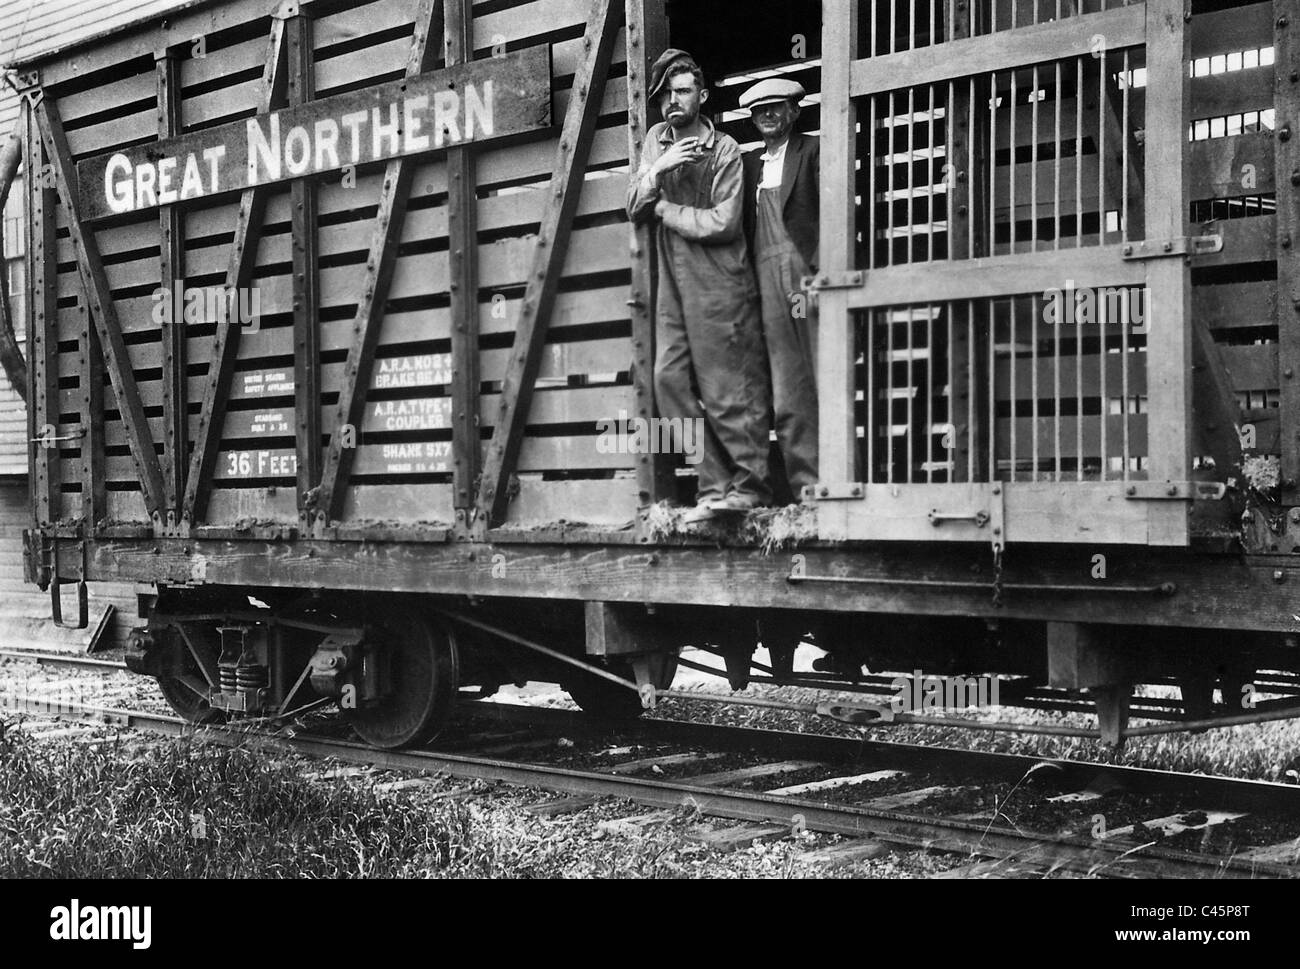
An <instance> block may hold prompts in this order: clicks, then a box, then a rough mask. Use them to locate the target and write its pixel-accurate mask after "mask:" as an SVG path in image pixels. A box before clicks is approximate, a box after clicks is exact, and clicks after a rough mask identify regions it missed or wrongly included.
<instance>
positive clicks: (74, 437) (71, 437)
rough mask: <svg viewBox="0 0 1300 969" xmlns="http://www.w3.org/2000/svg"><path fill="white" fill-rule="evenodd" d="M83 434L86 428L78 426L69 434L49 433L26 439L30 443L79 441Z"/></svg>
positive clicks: (84, 434)
mask: <svg viewBox="0 0 1300 969" xmlns="http://www.w3.org/2000/svg"><path fill="white" fill-rule="evenodd" d="M85 436H86V428H85V427H83V426H78V427H77V429H76V430H75V431H73V432H72V433H71V434H60V435H58V436H54V435H51V436H48V437H47V436H45V435H42V436H40V437H29V438H28V439H27V441H28V443H30V444H53V443H54V442H55V441H80V440H81V439H82V438H83V437H85Z"/></svg>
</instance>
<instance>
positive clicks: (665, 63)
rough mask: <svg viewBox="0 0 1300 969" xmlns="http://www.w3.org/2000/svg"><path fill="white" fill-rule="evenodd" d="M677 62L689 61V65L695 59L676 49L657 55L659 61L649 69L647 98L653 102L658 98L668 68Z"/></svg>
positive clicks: (669, 49) (671, 48) (666, 77)
mask: <svg viewBox="0 0 1300 969" xmlns="http://www.w3.org/2000/svg"><path fill="white" fill-rule="evenodd" d="M678 61H690V62H691V63H695V58H694V57H692V56H691V55H690V54H688V53H686V51H684V50H678V49H677V48H676V47H669V48H668V49H667V50H666V51H664V52H663V53H662V54H660V55H659V59H658V60H656V61H655V62H654V66H653V67H652V68H650V85H649V89H648V93H647V95H646V97H647V98H650V99H652V100H653V99H654V98H655V97H657V96H658V94H659V92H660V90H661V89H662V88H663V86H664V82H665V81H666V80H667V79H668V68H670V67H672V66H673V65H674V64H676V63H677V62H678Z"/></svg>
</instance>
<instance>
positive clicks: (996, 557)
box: [993, 542, 1002, 609]
mask: <svg viewBox="0 0 1300 969" xmlns="http://www.w3.org/2000/svg"><path fill="white" fill-rule="evenodd" d="M993 608H995V609H1001V608H1002V543H1001V542H998V543H997V544H995V545H994V546H993Z"/></svg>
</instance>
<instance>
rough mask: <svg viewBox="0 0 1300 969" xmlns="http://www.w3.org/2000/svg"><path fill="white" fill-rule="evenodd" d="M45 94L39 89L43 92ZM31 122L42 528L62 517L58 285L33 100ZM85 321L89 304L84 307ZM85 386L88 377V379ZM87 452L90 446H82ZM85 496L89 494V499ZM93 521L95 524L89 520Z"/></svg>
mask: <svg viewBox="0 0 1300 969" xmlns="http://www.w3.org/2000/svg"><path fill="white" fill-rule="evenodd" d="M37 90H39V88H38V89H37ZM23 114H24V117H25V119H26V159H25V163H24V167H25V168H26V172H25V180H26V183H27V213H28V220H27V285H28V299H27V359H28V367H27V373H28V380H29V381H30V384H31V386H30V387H29V389H28V393H27V431H28V433H27V437H28V445H27V447H28V458H29V466H30V468H31V485H30V487H31V494H32V498H33V499H34V500H33V503H32V506H31V507H32V508H33V509H34V510H35V519H36V524H37V525H44V524H53V523H55V522H57V521H58V520H59V519H60V518H61V517H62V514H61V513H62V507H61V501H60V494H59V450H58V447H59V446H58V443H57V442H56V441H54V440H53V438H55V437H57V436H58V426H57V420H58V399H59V384H58V365H57V361H58V357H57V352H58V337H57V334H56V333H54V332H53V331H54V330H55V328H56V327H57V325H58V318H59V317H58V307H57V304H56V302H55V301H56V299H57V298H58V286H57V277H56V272H57V269H56V265H55V260H54V254H55V251H56V250H55V248H54V246H55V240H54V207H55V205H56V204H57V203H56V201H55V193H54V189H53V188H52V187H51V186H50V185H49V182H48V179H47V173H48V168H47V164H46V159H45V150H44V147H43V146H42V144H41V136H40V132H39V129H38V127H37V120H36V110H35V108H34V106H33V105H32V104H31V102H30V101H29V102H28V104H27V106H26V110H25V111H24V112H23ZM79 307H80V310H81V313H82V316H83V318H84V317H85V314H86V301H85V300H84V299H82V300H81V302H80V304H79ZM82 386H83V387H84V386H85V377H82ZM82 446H83V449H84V446H85V442H84V441H83V442H82ZM83 498H84V496H83ZM87 520H90V519H89V518H88V519H87Z"/></svg>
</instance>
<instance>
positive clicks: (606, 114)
mask: <svg viewBox="0 0 1300 969" xmlns="http://www.w3.org/2000/svg"><path fill="white" fill-rule="evenodd" d="M244 6H247V5H244ZM317 8H319V10H320V11H321V15H320V16H318V17H316V18H315V22H314V24H313V30H312V43H313V51H312V53H313V58H314V64H315V93H316V96H318V97H327V96H330V95H333V94H338V93H341V92H345V91H349V90H355V89H358V88H362V87H365V86H367V85H370V84H374V83H378V82H382V81H389V80H393V79H395V78H399V77H400V76H401V74H402V71H403V67H404V65H405V62H406V57H407V53H408V50H409V47H410V39H411V32H412V23H413V17H414V10H415V3H414V0H374V2H369V3H361V2H351V0H349V2H345V3H338V4H332V5H330V6H329V7H326V6H325V5H315V6H314V7H313V8H306V7H305V8H304V9H317ZM480 8H481V9H482V11H483V12H481V13H480V12H479V11H480ZM232 9H236V8H232ZM237 9H243V7H239V8H237ZM327 9H329V10H331V11H332V12H329V13H325V12H324V11H325V10H327ZM474 10H475V14H476V15H475V17H474V23H473V45H474V53H475V57H476V58H484V57H490V56H491V53H492V50H493V48H494V45H496V46H497V49H500V45H502V44H504V45H505V48H506V49H509V50H514V49H518V48H523V47H529V46H533V45H536V44H542V43H549V44H550V45H551V47H552V54H553V85H554V118H555V120H556V123H557V125H558V123H559V121H560V120H562V119H563V117H564V112H565V109H566V107H567V103H568V97H569V90H568V88H569V86H570V85H571V84H572V76H573V74H574V71H575V70H576V69H577V66H578V63H579V60H580V58H581V57H582V56H583V55H584V51H583V48H582V35H583V30H584V27H585V23H586V19H587V15H588V12H589V10H590V2H589V0H532V2H522V3H510V4H503V3H501V2H495V0H494V2H490V3H488V2H484V3H475V4H474ZM229 19H230V18H229V17H227V20H228V21H229ZM269 28H270V19H269V18H268V17H260V18H251V17H250V18H249V19H245V20H242V21H240V22H238V23H231V24H230V25H229V26H227V27H225V28H224V29H222V30H219V31H217V32H215V33H213V34H211V35H208V36H207V37H206V38H205V43H206V48H207V49H206V56H205V57H203V58H201V59H200V58H193V57H189V56H187V54H188V52H187V51H186V50H185V49H184V48H182V49H181V50H179V51H177V52H176V53H177V54H178V56H179V57H180V60H179V63H178V64H177V67H178V73H179V81H180V93H181V103H180V122H181V127H182V129H183V130H185V131H194V130H198V129H201V128H205V127H209V126H213V125H217V124H221V123H224V122H229V121H232V120H237V119H240V118H244V117H248V116H250V115H251V114H253V113H254V110H255V109H254V105H255V103H256V101H257V99H258V96H259V90H260V84H261V75H262V66H263V60H264V53H265V45H266V37H267V34H268V32H269ZM625 63H626V53H625V45H624V43H623V39H622V37H620V39H619V43H618V45H617V47H616V51H615V55H614V64H613V66H612V68H611V70H610V78H609V82H608V84H607V88H606V92H605V98H604V102H603V104H602V106H601V119H600V122H599V130H598V131H597V134H596V137H595V143H594V146H593V149H592V155H591V158H590V160H589V162H588V166H587V171H588V175H587V181H586V182H585V184H584V186H583V190H582V193H581V200H580V202H579V206H578V211H577V217H576V218H577V220H576V222H575V228H574V233H573V238H572V242H571V244H570V246H569V250H568V254H567V261H566V264H565V271H564V278H563V282H562V284H561V288H560V289H561V291H560V295H559V297H558V300H557V305H556V308H555V311H554V314H553V316H552V319H551V322H550V328H549V332H548V336H547V346H546V352H545V355H544V359H543V361H542V366H541V373H540V375H539V377H538V380H537V393H536V394H535V395H534V399H533V403H532V409H531V411H530V416H529V427H528V431H527V436H526V438H525V441H524V444H523V449H522V455H521V459H520V466H519V470H520V478H521V479H522V480H521V481H520V490H519V494H518V497H517V498H516V500H515V503H514V504H513V505H512V509H511V519H512V520H530V519H538V520H555V519H559V518H567V519H569V520H574V519H575V518H577V519H579V520H590V521H604V522H607V523H615V522H617V523H623V522H626V521H629V520H630V519H631V518H632V516H633V514H634V511H635V497H636V494H635V493H636V485H635V480H634V477H633V475H634V472H633V470H632V469H633V462H634V456H632V455H625V454H607V453H602V451H601V450H599V449H598V447H597V434H596V422H597V421H598V420H601V419H605V418H616V417H617V416H618V413H619V411H620V410H626V411H628V412H632V411H633V410H634V408H633V407H632V405H631V394H630V389H631V388H630V383H631V381H630V378H629V375H628V371H629V365H630V360H631V347H630V320H629V311H628V307H627V299H628V279H629V253H628V248H629V246H628V238H629V237H628V230H627V226H626V218H625V216H624V214H623V208H624V202H625V193H626V171H627V156H628V148H627V138H626V131H625V128H624V126H623V125H624V123H625V118H626V107H627V99H626V86H625V78H624V73H625ZM47 96H49V97H53V98H55V99H56V100H57V103H58V105H59V110H60V112H61V114H62V118H63V122H64V125H65V127H66V130H67V136H68V141H69V145H70V148H71V151H72V153H73V156H74V158H77V159H80V158H83V157H87V156H89V155H92V154H97V153H101V152H104V151H107V150H112V149H115V148H121V147H126V146H131V145H138V144H142V143H147V142H150V141H153V140H154V139H155V138H156V137H157V136H158V113H157V109H156V103H155V98H156V75H155V66H154V62H153V58H152V57H145V56H136V57H134V58H131V59H128V60H126V61H123V62H121V63H117V64H114V65H112V66H111V67H109V68H106V69H104V70H100V71H96V72H88V73H84V74H82V75H80V76H78V77H76V78H75V79H73V80H70V81H68V82H66V83H63V84H59V85H57V86H55V87H54V88H53V89H52V90H50V91H49V92H48V93H47ZM555 151H556V137H555V132H554V131H552V132H548V133H544V134H543V135H542V136H541V137H535V138H532V139H525V140H522V141H520V142H518V143H509V144H506V145H505V146H500V145H489V146H486V147H484V148H482V149H480V150H476V159H477V195H478V199H477V208H478V211H477V224H478V245H477V251H476V254H475V255H476V258H477V263H478V266H477V269H478V282H479V287H480V288H479V292H478V300H477V306H478V316H479V332H480V348H481V349H480V372H481V380H482V385H481V386H482V390H483V392H482V394H481V396H480V407H479V409H480V417H481V428H482V433H483V434H484V435H485V437H486V435H488V434H490V432H491V429H492V421H493V420H494V418H495V415H496V413H497V395H498V394H499V391H500V382H501V380H502V378H503V376H504V371H505V367H506V363H507V361H508V358H509V352H510V345H511V340H512V329H513V324H514V320H515V319H516V318H517V316H518V313H519V311H520V306H521V302H522V292H523V284H524V281H525V274H526V272H527V270H528V267H529V265H530V260H531V257H532V254H533V251H534V248H535V244H534V243H535V238H534V233H535V231H536V227H537V224H538V222H539V220H540V218H541V213H542V209H543V206H544V205H545V203H546V201H547V199H546V194H547V193H546V192H545V191H544V189H545V186H546V185H547V184H548V181H549V178H550V176H551V172H552V170H553V167H554V158H555ZM382 177H383V170H382V166H380V167H379V168H377V169H367V168H365V167H364V166H363V167H362V168H360V169H359V170H358V171H357V172H356V178H355V185H352V184H344V182H343V181H342V179H341V178H340V177H339V176H337V175H335V176H330V177H325V178H322V179H321V180H320V181H319V183H318V186H317V191H316V204H317V208H318V213H319V215H318V222H317V235H316V240H315V241H316V248H317V259H318V264H319V267H320V269H319V293H320V313H319V326H320V331H319V347H320V356H321V361H322V365H321V372H320V386H321V399H320V404H321V408H322V410H321V418H322V422H323V425H324V426H323V429H324V431H325V434H326V435H328V433H329V432H330V430H331V428H330V427H329V424H328V422H329V421H330V420H331V419H332V417H333V413H334V406H333V405H334V404H335V401H336V399H337V395H338V391H339V388H340V386H341V381H342V379H343V368H344V357H345V354H346V347H347V346H348V345H349V342H350V337H351V321H352V316H353V312H354V309H355V303H356V298H357V293H358V290H359V288H360V286H361V280H362V278H363V274H364V271H365V260H366V253H367V247H368V244H369V241H370V232H371V227H372V224H373V218H374V213H375V205H376V200H377V199H378V193H379V182H380V180H381V179H382ZM290 202H291V199H290V191H289V189H288V187H287V186H281V187H279V188H277V189H276V190H273V192H272V194H271V196H270V200H269V203H268V205H267V213H266V217H265V223H264V227H263V229H262V231H261V232H260V234H259V235H258V237H257V256H256V268H255V269H254V272H253V276H254V284H255V287H256V291H257V295H258V297H259V303H260V305H259V307H258V309H259V311H260V316H259V321H258V326H257V328H256V329H255V330H253V329H248V328H246V329H245V331H244V332H243V334H242V336H241V340H240V344H239V350H238V361H239V362H238V364H237V367H236V372H235V380H234V385H233V387H232V388H231V403H230V407H229V412H228V414H227V416H226V420H225V426H224V431H223V435H222V438H223V440H222V452H221V454H220V455H219V457H218V461H217V464H216V470H215V484H214V491H213V496H212V500H211V502H210V505H209V509H208V516H207V521H208V523H210V524H218V525H235V524H237V523H244V522H249V521H258V522H276V521H278V522H285V523H289V522H295V521H297V518H298V508H297V503H296V501H295V486H296V470H295V469H296V460H295V459H296V454H295V446H294V437H293V435H294V427H295V426H296V423H297V421H296V414H295V410H294V391H293V378H294V367H293V344H292V336H293V312H292V311H293V305H292V302H293V288H292V241H293V240H292V232H291V227H292V219H291V204H290ZM237 204H238V199H237V198H230V197H227V198H223V199H221V200H220V201H219V202H218V203H217V204H208V205H206V206H205V207H202V208H199V207H197V206H196V207H190V208H188V210H187V211H185V212H184V214H183V216H182V218H181V220H180V222H181V228H182V237H183V246H182V248H183V257H182V267H181V270H180V271H181V274H182V275H183V278H184V280H185V282H186V284H187V285H188V286H190V287H204V286H215V285H219V284H220V283H221V282H222V281H223V279H224V273H225V269H226V265H227V261H228V255H227V252H228V249H229V241H230V238H231V231H232V227H233V224H234V217H235V209H236V207H237ZM95 235H96V238H97V241H98V244H99V248H100V250H101V251H102V252H103V255H104V262H105V270H106V273H107V278H108V283H109V286H110V288H111V290H112V294H113V298H114V301H115V304H116V308H117V313H118V316H119V318H120V319H121V321H122V328H123V330H124V332H125V334H126V342H127V344H128V347H129V353H130V357H131V363H132V367H133V370H134V372H135V377H136V380H137V382H138V384H139V387H140V392H141V395H142V398H143V400H144V404H145V409H146V416H147V417H148V419H149V424H150V431H151V433H152V435H153V440H154V442H155V446H156V447H157V448H161V442H162V440H163V411H162V400H163V395H162V388H163V381H162V369H161V368H162V346H161V341H160V327H159V325H158V323H156V322H155V321H154V319H153V315H152V311H153V309H154V307H155V306H156V305H157V304H156V299H155V293H156V292H157V291H158V287H159V283H160V280H161V270H160V233H159V223H158V217H157V213H156V212H147V213H142V214H140V215H138V216H128V217H125V218H122V219H118V220H117V221H113V222H110V223H107V224H104V225H103V226H102V227H99V228H97V230H96V232H95ZM58 250H59V251H58V261H59V294H60V303H59V310H60V312H59V327H60V330H59V332H60V337H61V339H62V340H70V339H72V335H73V334H74V333H75V332H76V327H77V316H78V314H77V304H78V300H79V299H80V296H79V293H80V287H79V283H78V278H77V271H76V264H75V260H74V258H73V253H72V249H71V246H70V241H69V239H68V237H67V229H66V225H65V224H64V222H63V216H62V213H60V221H59V243H58ZM449 273H450V271H449V263H448V232H447V174H446V166H445V163H444V161H443V159H442V157H441V156H439V155H433V156H430V157H429V158H427V159H424V160H422V161H421V162H420V163H419V164H418V165H417V167H416V173H415V178H414V181H413V188H412V192H411V199H410V204H409V207H408V213H407V216H406V220H405V223H404V225H403V228H402V234H401V248H400V250H399V258H398V261H397V268H396V272H395V276H394V280H393V285H392V290H391V293H390V298H389V302H388V306H387V313H386V315H385V318H384V320H383V324H382V328H381V332H380V343H379V349H378V352H377V360H376V366H375V374H374V377H373V379H372V383H371V395H370V398H369V403H368V406H367V410H366V418H365V421H364V423H363V425H362V426H361V427H360V428H359V429H358V430H359V432H360V448H359V451H358V454H357V460H356V464H355V467H354V470H353V474H352V487H351V488H350V490H349V493H348V495H347V499H346V502H345V505H344V512H343V520H344V521H353V522H356V521H385V522H405V523H429V522H442V523H448V522H450V521H451V518H452V496H451V480H452V455H451V453H450V448H451V422H450V404H451V397H450V394H451V372H450V371H451V366H450V360H449V350H450V334H451V321H450V312H449V303H450V299H449V292H450V289H449V282H450V274H449ZM186 331H187V339H186V346H185V351H186V355H187V358H188V364H189V370H188V382H189V391H190V395H189V404H190V408H189V409H190V413H189V423H190V429H191V435H192V433H193V431H194V430H195V429H196V427H197V422H198V420H199V417H200V415H199V414H198V413H197V412H196V411H197V402H198V401H199V400H201V388H202V381H203V373H204V372H205V369H206V367H207V364H208V363H209V361H210V360H211V358H212V346H211V342H212V333H213V331H214V324H213V323H211V322H201V323H192V324H189V325H188V326H187V327H186ZM62 349H65V350H70V349H71V345H70V344H65V345H64V347H63V348H62ZM79 381H80V376H79V374H78V368H77V366H76V359H75V353H72V352H62V353H60V356H59V386H60V393H61V401H60V414H61V426H62V427H64V428H65V429H68V428H71V427H72V426H74V425H75V424H76V423H77V422H78V419H79V413H78V406H77V401H78V398H79ZM103 392H104V394H105V397H104V400H105V417H106V427H105V435H106V446H107V454H106V461H105V466H106V474H107V505H108V508H107V512H108V514H107V517H108V518H109V519H110V520H115V521H142V520H144V519H145V518H146V516H145V511H144V507H143V503H142V500H141V496H140V492H139V488H138V483H137V481H136V476H135V472H134V468H133V464H132V461H131V459H130V455H129V451H128V448H127V444H126V435H125V428H124V425H123V423H122V421H121V419H120V415H119V413H118V409H117V402H116V400H115V398H114V396H113V393H112V390H111V388H110V387H107V386H105V388H103ZM61 457H62V460H63V461H64V462H65V463H67V464H69V469H71V466H72V464H73V463H75V462H76V460H77V457H78V454H77V451H76V450H75V448H72V447H68V448H65V450H64V451H62V452H61ZM63 480H65V481H71V482H74V483H73V484H71V485H65V488H64V492H63V502H64V504H63V508H62V513H63V515H64V517H69V518H75V517H77V516H78V515H79V514H80V511H81V495H80V491H79V489H78V486H77V485H76V484H75V482H76V480H77V475H76V474H67V475H65V476H64V479H63ZM570 480H581V481H583V482H584V483H583V484H582V485H581V486H580V489H579V491H580V494H581V496H582V500H581V501H575V500H574V494H570V493H569V491H570V489H567V487H566V485H565V484H563V482H565V481H570ZM584 516H585V517H584Z"/></svg>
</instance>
